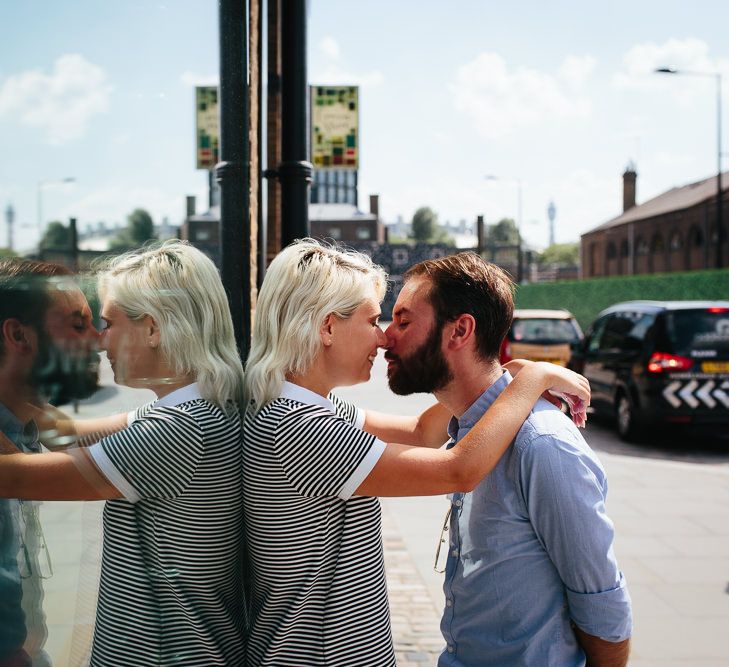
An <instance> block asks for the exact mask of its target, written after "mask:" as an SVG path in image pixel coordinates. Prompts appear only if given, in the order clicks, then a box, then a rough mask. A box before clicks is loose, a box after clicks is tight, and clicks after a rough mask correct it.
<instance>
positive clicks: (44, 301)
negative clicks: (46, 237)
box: [0, 258, 72, 358]
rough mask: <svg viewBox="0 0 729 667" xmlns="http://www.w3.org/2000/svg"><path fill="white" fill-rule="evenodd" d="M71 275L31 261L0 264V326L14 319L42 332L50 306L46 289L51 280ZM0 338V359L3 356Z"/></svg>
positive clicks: (68, 272) (54, 266)
mask: <svg viewBox="0 0 729 667" xmlns="http://www.w3.org/2000/svg"><path fill="white" fill-rule="evenodd" d="M68 275H72V273H71V271H70V270H69V269H67V268H66V267H65V266H61V265H60V264H53V263H51V262H41V261H36V260H32V259H20V258H11V259H4V260H0V325H2V323H3V322H4V321H5V320H9V319H17V320H19V321H20V322H22V323H23V324H26V325H29V326H33V327H34V328H36V329H38V330H42V328H43V323H44V319H45V314H46V311H47V310H48V307H49V305H50V296H49V294H48V289H49V286H50V284H51V281H52V279H53V278H56V277H58V276H68ZM3 349H4V345H3V341H2V337H0V358H2V355H3Z"/></svg>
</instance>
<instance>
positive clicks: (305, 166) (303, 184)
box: [278, 0, 312, 246]
mask: <svg viewBox="0 0 729 667" xmlns="http://www.w3.org/2000/svg"><path fill="white" fill-rule="evenodd" d="M281 71H282V76H281V78H282V84H283V85H282V88H281V112H282V114H281V125H282V127H281V134H282V137H281V140H282V141H281V164H280V165H279V166H278V177H279V180H280V181H281V244H282V245H283V246H286V245H288V244H289V243H291V242H292V241H293V240H294V239H300V238H304V237H306V236H309V184H310V183H311V174H312V166H311V163H310V162H308V157H309V151H308V136H309V123H308V118H309V108H308V103H307V97H308V96H307V92H308V88H307V86H308V84H307V77H306V0H284V2H282V3H281Z"/></svg>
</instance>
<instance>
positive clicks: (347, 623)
mask: <svg viewBox="0 0 729 667" xmlns="http://www.w3.org/2000/svg"><path fill="white" fill-rule="evenodd" d="M330 399H332V400H331V401H330V400H327V399H325V398H324V397H322V396H319V395H318V394H315V393H313V392H310V391H308V390H306V389H304V388H302V387H298V386H296V385H293V384H290V383H285V385H284V389H283V391H282V395H281V397H280V398H278V399H276V400H274V401H272V402H271V403H269V404H268V405H267V406H266V407H265V408H264V409H263V410H261V412H259V413H258V414H257V415H255V416H254V415H250V414H249V415H248V416H247V417H246V420H245V424H244V435H243V459H244V473H243V478H244V484H243V493H244V498H245V513H246V544H247V548H248V549H249V554H250V560H251V565H252V570H253V585H252V601H251V605H252V612H251V630H250V635H249V640H248V659H247V664H248V665H249V666H251V667H253V666H255V667H263V666H267V665H277V666H286V667H293V666H297V665H301V666H307V667H314V666H317V665H326V666H327V667H357V666H362V667H365V666H366V667H380V666H385V665H387V666H390V665H394V664H395V656H394V651H393V646H392V633H391V631H390V616H389V611H388V604H387V585H386V581H385V568H384V562H383V555H382V538H381V532H380V531H381V528H380V504H379V500H378V499H377V498H370V497H357V496H352V494H353V493H354V491H356V489H357V487H358V486H359V485H360V484H361V483H362V481H364V479H365V478H366V477H367V475H368V474H369V473H370V471H371V470H372V468H373V467H374V466H375V464H376V463H377V461H378V459H379V457H380V456H381V454H382V452H383V451H384V448H385V444H384V443H383V442H382V441H380V440H378V439H377V438H375V437H374V436H373V435H369V434H368V433H365V432H364V431H362V430H361V429H360V428H359V427H358V424H357V422H362V421H363V420H362V416H363V414H362V413H359V412H358V411H357V409H356V408H354V406H352V405H351V404H348V403H345V402H343V401H341V400H339V399H336V398H335V397H332V396H331V395H330ZM359 426H361V424H359Z"/></svg>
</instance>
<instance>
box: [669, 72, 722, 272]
mask: <svg viewBox="0 0 729 667" xmlns="http://www.w3.org/2000/svg"><path fill="white" fill-rule="evenodd" d="M655 72H656V73H657V74H685V75H687V76H703V77H706V76H709V77H713V79H714V81H715V82H716V268H717V269H721V268H723V266H724V256H723V253H722V245H723V243H724V234H723V230H722V227H723V225H724V201H723V192H722V184H721V73H720V72H698V71H695V70H685V69H675V68H673V67H659V68H657V69H656V70H655Z"/></svg>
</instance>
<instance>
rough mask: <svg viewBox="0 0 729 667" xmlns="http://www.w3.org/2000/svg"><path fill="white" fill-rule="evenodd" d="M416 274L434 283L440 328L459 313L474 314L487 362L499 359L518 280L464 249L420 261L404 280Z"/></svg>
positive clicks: (432, 296) (433, 300)
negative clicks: (454, 253) (515, 283)
mask: <svg viewBox="0 0 729 667" xmlns="http://www.w3.org/2000/svg"><path fill="white" fill-rule="evenodd" d="M414 276H426V277H427V278H428V279H429V280H430V282H431V286H430V290H429V292H428V298H429V300H430V303H431V305H432V306H433V309H434V310H435V320H436V322H435V323H436V326H437V327H438V328H439V329H440V328H442V327H443V325H444V324H446V323H447V322H452V321H453V320H455V319H456V318H457V317H458V316H459V315H463V314H469V315H472V316H473V318H474V320H476V346H477V350H478V353H479V355H480V356H481V358H482V359H484V360H486V361H490V360H492V359H498V357H499V348H500V347H501V341H502V340H503V339H504V336H506V334H507V333H508V331H509V327H510V326H511V320H512V318H513V317H514V283H513V282H512V280H511V278H510V277H509V275H508V274H507V273H506V272H505V271H503V270H502V269H500V268H499V267H498V266H496V265H495V264H490V263H489V262H486V261H485V260H483V259H482V258H481V257H479V256H478V255H477V254H476V253H475V252H460V253H458V254H457V255H449V256H447V257H441V258H439V259H426V260H425V261H423V262H418V263H417V264H415V266H412V267H411V268H410V269H408V270H407V272H406V273H405V275H404V279H405V280H406V281H407V280H408V279H410V278H413V277H414Z"/></svg>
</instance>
